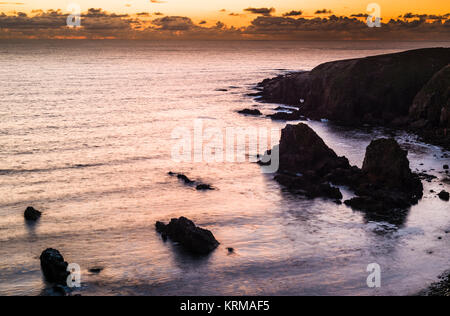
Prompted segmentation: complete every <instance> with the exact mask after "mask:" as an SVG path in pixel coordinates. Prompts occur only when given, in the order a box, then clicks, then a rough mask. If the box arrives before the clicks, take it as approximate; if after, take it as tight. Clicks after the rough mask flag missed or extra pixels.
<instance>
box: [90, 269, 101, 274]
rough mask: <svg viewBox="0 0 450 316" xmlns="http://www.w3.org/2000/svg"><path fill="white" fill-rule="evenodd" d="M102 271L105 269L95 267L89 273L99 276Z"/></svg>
mask: <svg viewBox="0 0 450 316" xmlns="http://www.w3.org/2000/svg"><path fill="white" fill-rule="evenodd" d="M102 271H103V268H101V267H95V268H90V269H89V272H90V273H94V274H99V273H100V272H102Z"/></svg>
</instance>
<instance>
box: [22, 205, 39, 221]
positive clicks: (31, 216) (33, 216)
mask: <svg viewBox="0 0 450 316" xmlns="http://www.w3.org/2000/svg"><path fill="white" fill-rule="evenodd" d="M41 215H42V213H41V212H39V211H38V210H35V209H34V208H33V207H31V206H29V207H27V209H26V210H25V213H24V217H25V219H26V220H27V221H37V220H38V219H39V218H40V217H41Z"/></svg>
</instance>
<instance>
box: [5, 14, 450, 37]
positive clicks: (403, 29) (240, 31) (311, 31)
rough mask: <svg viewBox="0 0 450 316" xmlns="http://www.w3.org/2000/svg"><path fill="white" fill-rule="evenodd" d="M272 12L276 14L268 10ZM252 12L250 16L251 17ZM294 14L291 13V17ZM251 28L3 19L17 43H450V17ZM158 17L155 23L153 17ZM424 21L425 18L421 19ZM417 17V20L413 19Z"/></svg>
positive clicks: (290, 21)
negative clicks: (78, 25) (32, 40)
mask: <svg viewBox="0 0 450 316" xmlns="http://www.w3.org/2000/svg"><path fill="white" fill-rule="evenodd" d="M268 10H269V12H272V13H273V11H270V9H268ZM247 12H250V11H247ZM288 13H290V12H288ZM255 14H258V16H257V17H255V18H254V19H253V20H252V21H251V23H250V25H248V26H245V27H239V28H236V27H233V26H227V25H225V24H224V23H223V22H220V21H219V22H217V23H215V24H212V23H207V22H206V21H200V22H199V23H195V22H193V21H192V19H190V18H189V17H185V16H164V15H163V14H162V13H153V14H150V13H148V12H141V13H137V14H134V15H132V16H130V15H127V14H115V13H109V12H106V11H103V10H102V9H95V8H91V9H89V10H88V11H86V12H83V13H82V21H81V28H75V29H70V28H68V27H67V26H66V19H67V16H68V13H65V12H62V11H61V10H48V11H42V10H36V11H33V12H32V13H30V14H26V13H23V12H18V13H14V14H10V15H7V14H5V13H0V39H11V38H17V39H19V38H39V39H51V38H87V39H98V38H116V39H179V38H183V39H222V40H229V39H230V40H242V39H255V40H258V39H263V40H404V39H408V40H436V41H438V40H441V41H450V19H449V18H450V15H448V16H446V15H440V16H434V15H427V17H426V19H425V18H421V17H419V16H418V15H415V14H409V13H407V14H405V15H404V16H406V18H398V19H396V20H390V21H389V22H386V23H382V27H380V28H369V27H368V26H367V25H366V23H365V20H364V19H360V17H364V15H363V14H354V15H353V17H342V16H335V15H330V16H327V17H323V18H321V17H315V18H304V17H302V16H299V15H298V14H289V15H290V16H287V15H286V13H285V14H283V16H274V15H267V14H268V13H267V11H259V10H258V13H255ZM151 16H154V18H153V19H150V18H149V17H151ZM420 16H422V15H420ZM409 17H411V18H409Z"/></svg>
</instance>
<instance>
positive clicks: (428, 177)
mask: <svg viewBox="0 0 450 316" xmlns="http://www.w3.org/2000/svg"><path fill="white" fill-rule="evenodd" d="M417 176H418V177H419V179H421V180H425V181H428V182H431V181H432V180H434V179H437V177H436V176H433V175H431V174H427V173H418V174H417Z"/></svg>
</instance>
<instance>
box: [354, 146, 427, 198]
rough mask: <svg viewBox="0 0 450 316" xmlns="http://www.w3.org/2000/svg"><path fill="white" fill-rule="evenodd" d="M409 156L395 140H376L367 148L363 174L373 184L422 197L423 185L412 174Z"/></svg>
mask: <svg viewBox="0 0 450 316" xmlns="http://www.w3.org/2000/svg"><path fill="white" fill-rule="evenodd" d="M407 156H408V152H407V151H405V150H403V149H401V148H400V146H399V144H398V143H397V142H396V141H395V139H393V138H391V139H387V138H381V139H377V140H374V141H372V142H371V143H370V145H369V146H368V147H367V150H366V156H365V158H364V163H363V167H362V172H363V174H364V176H365V177H366V178H367V180H368V182H370V183H371V184H374V185H377V186H380V187H383V188H384V189H391V190H398V191H402V192H410V193H411V194H413V195H416V196H417V197H418V198H419V197H422V194H423V186H422V183H421V182H420V179H419V177H418V176H417V175H416V174H413V173H412V171H411V169H410V167H409V160H408V158H407Z"/></svg>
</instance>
